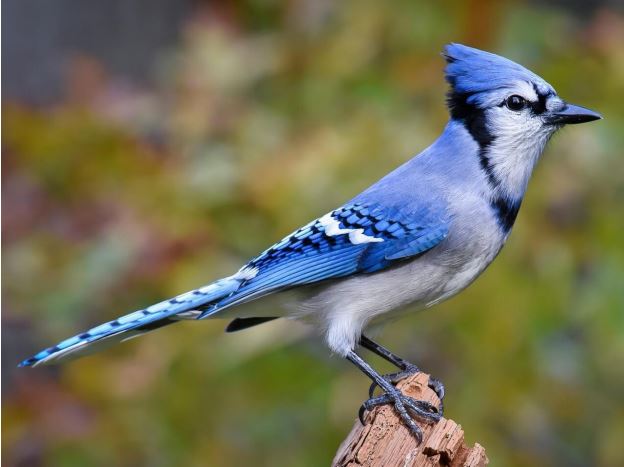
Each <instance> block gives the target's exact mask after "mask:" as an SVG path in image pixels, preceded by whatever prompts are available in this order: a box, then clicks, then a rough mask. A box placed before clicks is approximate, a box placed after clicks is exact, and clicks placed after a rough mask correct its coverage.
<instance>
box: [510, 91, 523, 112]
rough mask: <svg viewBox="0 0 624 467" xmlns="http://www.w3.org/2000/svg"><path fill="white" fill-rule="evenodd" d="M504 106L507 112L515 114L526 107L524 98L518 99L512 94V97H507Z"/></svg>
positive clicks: (518, 97)
mask: <svg viewBox="0 0 624 467" xmlns="http://www.w3.org/2000/svg"><path fill="white" fill-rule="evenodd" d="M505 104H506V105H507V108H508V109H509V110H514V111H516V112H517V111H519V110H522V109H524V107H525V106H526V100H525V99H524V97H520V96H518V95H517V94H514V95H513V96H509V97H508V98H507V100H506V101H505Z"/></svg>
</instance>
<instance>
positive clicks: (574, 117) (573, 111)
mask: <svg viewBox="0 0 624 467" xmlns="http://www.w3.org/2000/svg"><path fill="white" fill-rule="evenodd" d="M600 119H602V115H600V114H599V113H597V112H594V111H593V110H589V109H586V108H585V107H581V106H579V105H572V104H566V105H565V107H564V108H562V109H560V110H557V111H554V112H551V113H550V115H548V116H547V117H546V121H547V122H548V123H550V124H553V125H566V124H570V123H585V122H593V121H594V120H600Z"/></svg>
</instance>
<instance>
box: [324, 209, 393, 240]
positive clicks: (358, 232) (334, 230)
mask: <svg viewBox="0 0 624 467" xmlns="http://www.w3.org/2000/svg"><path fill="white" fill-rule="evenodd" d="M319 223H320V224H321V225H322V226H323V227H324V228H325V235H327V236H328V237H334V236H336V235H349V241H350V242H351V243H353V244H354V245H360V244H362V243H375V242H383V238H377V237H371V236H370V235H365V234H364V229H343V228H341V227H340V221H338V220H336V219H334V218H333V217H332V213H331V212H330V213H328V214H325V215H324V216H323V217H321V218H320V219H319Z"/></svg>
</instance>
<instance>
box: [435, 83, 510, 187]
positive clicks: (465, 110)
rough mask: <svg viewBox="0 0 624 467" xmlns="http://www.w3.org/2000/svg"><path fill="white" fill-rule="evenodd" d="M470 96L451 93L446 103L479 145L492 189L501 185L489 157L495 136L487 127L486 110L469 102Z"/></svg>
mask: <svg viewBox="0 0 624 467" xmlns="http://www.w3.org/2000/svg"><path fill="white" fill-rule="evenodd" d="M469 97H470V94H468V93H460V92H455V91H451V92H449V94H448V95H447V99H446V103H447V105H448V108H449V112H450V113H451V118H453V119H454V120H457V121H459V122H461V123H462V124H463V125H464V127H465V128H466V130H468V133H470V135H471V136H472V137H473V138H474V140H475V141H476V142H477V144H478V145H479V163H480V164H481V168H482V169H483V171H484V172H485V174H486V175H487V178H488V181H489V183H490V184H491V185H492V187H496V186H498V185H499V183H500V182H499V180H498V179H497V178H496V175H495V174H494V170H493V168H492V163H491V161H490V159H489V157H488V155H487V148H488V147H489V146H490V145H491V144H492V142H493V141H494V139H495V138H494V135H493V134H492V133H491V132H490V130H489V129H488V127H487V121H486V118H485V110H484V109H481V108H479V107H477V106H476V105H474V104H470V103H469V102H468V98H469Z"/></svg>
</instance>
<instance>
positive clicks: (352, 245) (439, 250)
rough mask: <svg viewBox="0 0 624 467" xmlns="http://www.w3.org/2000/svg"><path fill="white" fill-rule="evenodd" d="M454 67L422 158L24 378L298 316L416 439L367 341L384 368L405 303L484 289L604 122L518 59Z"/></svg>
mask: <svg viewBox="0 0 624 467" xmlns="http://www.w3.org/2000/svg"><path fill="white" fill-rule="evenodd" d="M444 56H445V58H446V60H447V66H446V70H445V73H446V80H447V81H448V82H449V84H450V92H449V98H448V104H449V110H450V114H451V118H450V120H449V123H448V124H447V126H446V127H445V129H444V132H443V133H442V134H441V136H440V137H439V138H438V139H437V140H436V141H435V142H434V143H433V144H432V145H431V146H430V147H429V148H427V149H425V150H424V151H423V152H422V153H420V154H419V155H418V156H417V157H415V158H413V159H411V160H410V161H408V162H406V163H405V164H403V165H402V166H401V167H399V168H398V169H396V170H394V171H393V172H391V173H390V174H388V175H387V176H385V177H384V178H382V179H381V180H380V181H378V182H377V183H375V184H374V185H372V186H371V187H370V188H368V189H367V190H365V191H364V192H362V193H360V194H359V195H357V196H356V197H354V198H353V199H352V200H351V201H349V202H348V203H346V204H344V205H343V206H341V207H339V208H338V209H336V210H334V211H332V212H330V213H328V214H326V215H324V216H322V217H320V218H318V219H316V220H315V221H313V222H311V223H309V224H307V225H306V226H304V227H302V228H300V229H299V230H297V231H295V232H293V233H292V234H291V235H289V236H287V237H286V238H284V239H283V240H281V241H280V242H278V243H276V244H275V245H273V246H272V247H271V248H269V249H267V250H266V251H264V252H263V253H262V254H260V255H259V256H257V257H256V258H254V259H253V260H251V261H250V262H249V263H247V264H246V265H245V266H243V267H242V268H241V269H240V270H239V271H238V272H237V273H235V274H233V275H232V276H229V277H226V278H223V279H220V280H218V281H216V282H213V283H212V284H209V285H207V286H205V287H201V288H199V289H196V290H192V291H190V292H187V293H185V294H182V295H178V296H177V297H175V298H172V299H170V300H166V301H164V302H160V303H158V304H156V305H152V306H150V307H148V308H145V309H143V310H139V311H135V312H133V313H131V314H129V315H126V316H122V317H120V318H118V319H116V320H113V321H110V322H108V323H105V324H101V325H99V326H97V327H95V328H93V329H91V330H89V331H87V332H85V333H82V334H79V335H77V336H74V337H71V338H69V339H66V340H64V341H62V342H61V343H59V344H57V345H56V346H53V347H50V348H48V349H45V350H43V351H41V352H39V353H38V354H36V355H35V356H34V357H32V358H29V359H27V360H24V361H23V362H22V363H21V364H20V366H35V365H38V364H41V363H48V362H52V361H56V360H58V359H60V358H64V357H68V356H76V355H79V354H82V353H86V352H88V351H91V350H93V349H96V348H97V346H99V345H102V344H106V343H114V342H119V341H122V340H125V339H127V338H130V337H134V336H135V335H138V334H142V333H145V332H148V331H151V330H153V329H156V328H159V327H162V326H165V325H168V324H172V323H175V322H178V321H180V320H183V319H201V318H207V317H224V318H229V319H234V321H233V323H232V325H231V326H230V330H238V329H243V328H246V327H248V326H251V325H255V324H260V323H263V322H267V321H269V320H271V319H273V318H274V317H279V316H291V317H296V318H300V319H303V320H306V321H308V322H310V323H312V324H313V325H315V327H316V329H318V330H319V331H320V332H322V333H323V334H324V335H325V339H326V342H327V344H328V346H329V347H330V348H331V349H332V350H333V351H334V352H336V353H338V354H339V355H342V356H344V357H346V358H347V359H349V360H350V361H352V362H353V363H354V364H356V365H357V366H358V367H360V368H361V369H362V370H363V371H364V372H365V373H366V374H367V375H368V376H370V377H371V378H372V379H373V380H374V381H375V383H376V384H378V385H379V386H381V387H382V388H383V389H384V391H385V393H386V395H387V396H388V398H387V400H388V401H391V402H393V403H394V404H395V408H396V409H397V411H398V412H399V414H400V415H401V417H402V419H403V421H404V422H405V423H406V424H407V425H408V426H409V427H410V429H412V431H413V432H415V433H418V428H417V427H416V425H414V424H413V421H412V420H411V418H410V417H409V415H407V412H406V410H405V406H406V405H408V404H410V403H411V402H409V401H407V400H406V399H405V398H404V396H402V395H401V394H400V393H397V392H398V391H396V390H395V389H394V388H393V386H392V385H390V384H389V383H388V382H387V381H386V380H384V379H383V378H382V377H381V376H380V375H378V374H377V373H376V372H375V371H374V370H373V369H372V368H370V367H369V366H367V364H366V363H365V362H363V361H362V360H361V358H360V357H359V356H357V355H356V354H355V351H354V349H355V348H356V347H357V345H358V343H360V342H361V343H362V345H364V346H366V347H367V348H369V349H370V350H372V351H374V352H377V353H379V354H380V355H382V356H384V358H388V355H392V354H391V353H389V351H387V350H383V351H382V350H380V349H382V348H381V347H380V346H379V345H378V344H375V343H372V341H370V340H369V339H366V338H364V337H363V334H362V333H363V331H364V329H365V328H366V326H368V325H369V324H371V323H376V322H380V321H383V320H384V319H387V318H388V317H390V316H392V315H393V314H394V313H395V312H397V311H398V310H402V309H404V308H405V307H406V306H407V305H412V306H413V307H414V308H426V307H430V306H432V305H433V304H435V303H438V302H440V301H442V300H444V299H446V298H448V297H450V296H452V295H454V294H456V293H458V292H459V291H461V290H463V289H464V288H465V287H467V286H468V285H469V284H470V283H471V282H472V281H473V280H475V278H476V277H477V276H478V275H479V274H481V272H482V271H483V270H484V269H485V268H486V267H487V266H488V265H489V264H490V263H491V262H492V261H493V259H494V258H495V257H496V255H497V254H498V252H499V251H500V249H501V248H502V246H503V245H504V243H505V241H506V240H507V237H508V235H509V233H510V230H511V228H512V226H513V224H514V221H515V220H516V215H517V214H518V210H519V208H520V204H521V202H522V199H523V197H524V194H525V191H526V187H527V183H528V180H529V177H530V175H531V173H532V170H533V167H534V165H535V163H536V162H537V160H538V158H539V156H540V155H541V153H542V151H543V149H544V147H545V145H546V142H547V141H548V140H549V138H550V137H551V136H552V134H553V133H554V132H555V131H556V130H557V129H559V128H561V126H563V125H564V124H566V123H582V122H587V121H591V120H595V119H598V118H600V116H599V115H598V114H596V113H595V112H592V111H590V110H587V109H583V108H582V107H578V106H574V105H571V104H568V103H566V102H564V101H563V100H562V99H561V98H560V97H558V96H557V94H556V92H555V90H554V89H553V88H552V86H550V85H549V84H548V83H546V81H544V80H543V79H542V78H540V77H539V76H537V75H535V74H534V73H532V72H531V71H529V70H527V69H526V68H524V67H522V66H521V65H518V64H516V63H514V62H512V61H510V60H508V59H506V58H503V57H500V56H497V55H494V54H491V53H488V52H483V51H480V50H477V49H473V48H470V47H466V46H463V45H460V44H450V45H448V46H447V47H446V48H445V52H444ZM308 286H310V287H308ZM290 289H296V292H297V295H296V300H295V302H294V305H293V307H292V308H288V307H285V308H284V309H279V310H271V311H270V312H271V314H270V315H265V316H249V315H245V314H244V312H243V311H240V308H239V307H236V306H235V305H238V304H242V303H245V302H248V301H250V300H253V299H257V298H260V297H263V296H265V295H268V294H273V293H278V292H282V291H285V290H290ZM273 313H275V314H273ZM397 359H398V357H396V358H394V357H392V358H391V359H390V360H391V361H392V362H393V363H395V364H396V362H397V361H400V359H399V360H397ZM399 366H400V365H399ZM402 369H403V370H405V368H402ZM438 394H439V395H440V397H442V395H443V390H442V391H440V390H439V386H438ZM372 406H373V403H372V402H370V403H369V404H368V405H367V407H368V408H370V407H372ZM414 407H416V406H412V408H414ZM418 407H423V406H422V405H421V406H418ZM418 407H416V409H418ZM416 409H414V410H416ZM423 414H424V415H423ZM427 414H429V415H430V414H431V412H427V413H426V412H422V413H421V415H422V416H423V417H425V418H427V416H429V415H427ZM432 419H433V418H432Z"/></svg>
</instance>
